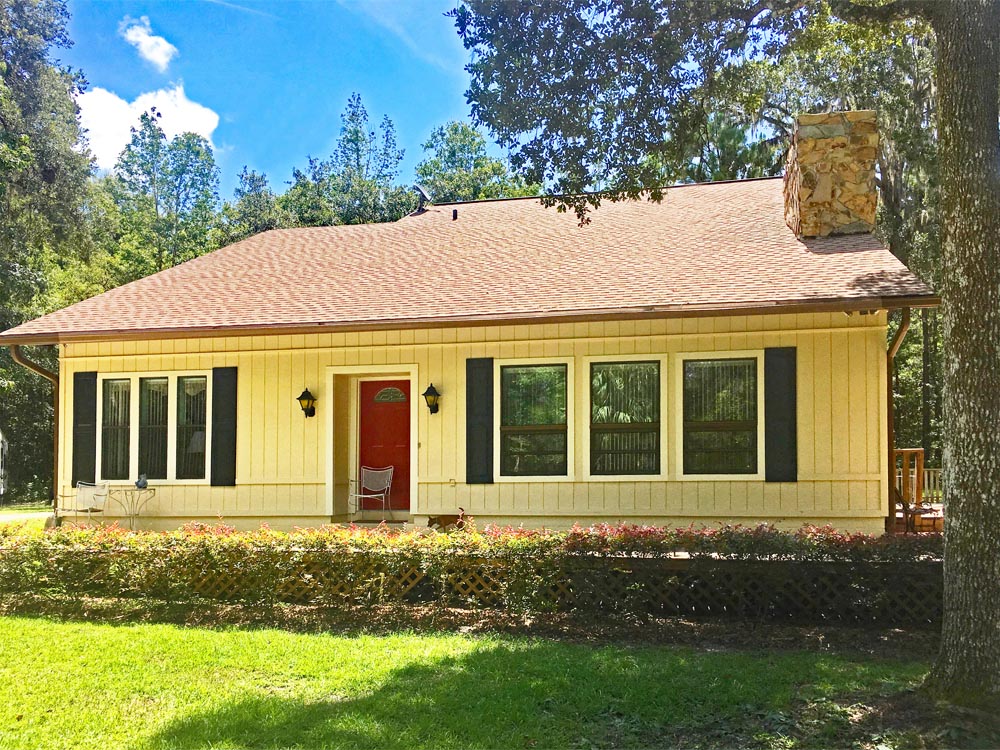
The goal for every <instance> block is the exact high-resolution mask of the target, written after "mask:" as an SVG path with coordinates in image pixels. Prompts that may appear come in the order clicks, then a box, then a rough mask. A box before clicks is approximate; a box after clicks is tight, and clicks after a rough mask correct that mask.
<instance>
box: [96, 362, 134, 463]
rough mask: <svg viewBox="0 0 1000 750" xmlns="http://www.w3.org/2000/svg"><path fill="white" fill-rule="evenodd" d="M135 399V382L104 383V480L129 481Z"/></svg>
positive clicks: (102, 447) (102, 411) (102, 415)
mask: <svg viewBox="0 0 1000 750" xmlns="http://www.w3.org/2000/svg"><path fill="white" fill-rule="evenodd" d="M131 396H132V383H131V381H129V380H105V381H104V387H103V399H102V402H101V478H102V479H128V469H129V440H130V435H129V415H130V413H131V401H132V399H131Z"/></svg>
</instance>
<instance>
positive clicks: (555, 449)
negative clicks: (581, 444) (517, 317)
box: [494, 358, 574, 481]
mask: <svg viewBox="0 0 1000 750" xmlns="http://www.w3.org/2000/svg"><path fill="white" fill-rule="evenodd" d="M495 366H496V369H495V371H494V394H495V395H494V399H495V404H494V422H495V424H494V435H495V436H496V439H495V440H494V466H495V467H496V469H495V472H496V474H497V477H496V479H497V480H498V481H520V480H534V481H537V479H538V478H539V477H541V478H544V479H545V480H564V481H565V480H569V479H572V477H573V460H574V459H573V432H574V430H573V424H574V422H573V360H572V358H535V359H520V360H498V361H497V362H496V363H495Z"/></svg>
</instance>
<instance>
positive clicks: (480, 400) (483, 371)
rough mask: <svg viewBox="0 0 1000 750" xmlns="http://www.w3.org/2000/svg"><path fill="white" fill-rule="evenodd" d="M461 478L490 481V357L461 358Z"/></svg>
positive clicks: (491, 435) (467, 481)
mask: <svg viewBox="0 0 1000 750" xmlns="http://www.w3.org/2000/svg"><path fill="white" fill-rule="evenodd" d="M465 481H466V483H467V484H492V482H493V358H492V357H481V358H477V359H467V360H465Z"/></svg>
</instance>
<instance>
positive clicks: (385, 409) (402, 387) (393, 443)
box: [358, 380, 410, 510]
mask: <svg viewBox="0 0 1000 750" xmlns="http://www.w3.org/2000/svg"><path fill="white" fill-rule="evenodd" d="M360 395H361V409H360V415H361V436H360V440H359V441H358V454H359V459H360V460H359V461H358V463H359V464H360V465H361V466H368V467H370V468H373V469H382V468H385V467H386V466H392V467H393V472H392V488H391V490H390V492H389V507H390V508H392V509H393V510H409V509H410V381H409V380H366V381H362V383H361V394H360ZM358 471H359V476H358V479H360V478H361V477H360V469H359V470H358ZM361 507H362V509H363V510H376V509H378V510H381V508H382V504H381V502H379V501H374V502H372V501H367V500H366V501H364V502H363V504H362V506H361Z"/></svg>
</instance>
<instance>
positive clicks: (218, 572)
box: [0, 551, 943, 627]
mask: <svg viewBox="0 0 1000 750" xmlns="http://www.w3.org/2000/svg"><path fill="white" fill-rule="evenodd" d="M53 563H54V566H53V567H54V569H53V570H49V571H45V572H44V574H43V575H42V576H40V577H36V578H35V579H33V580H31V581H28V580H21V581H20V583H17V582H15V581H13V580H11V579H8V580H6V581H3V580H0V591H3V590H7V591H12V590H39V587H41V588H47V589H48V590H63V591H65V592H67V593H88V594H98V595H113V596H147V597H153V598H166V599H174V600H183V599H191V598H202V599H209V600H216V601H247V602H267V601H282V602H289V603H296V604H325V605H336V604H347V603H350V604H365V603H372V604H374V603H382V604H387V603H393V602H395V603H400V604H406V603H427V602H434V601H437V602H441V603H447V604H449V605H452V606H472V607H480V606H481V607H501V608H504V607H506V608H518V609H526V610H532V609H534V610H542V609H545V610H561V611H571V612H577V613H581V614H586V613H595V614H597V613H603V614H611V615H617V614H631V615H640V616H650V615H652V616H667V615H675V616H678V615H679V616H685V617H697V618H733V619H766V620H785V621H794V622H807V623H824V622H836V623H843V624H860V625H866V624H877V625H882V626H927V627H932V626H936V625H937V624H938V623H939V622H940V620H941V609H942V587H943V581H942V566H941V563H940V562H937V561H923V562H917V563H912V562H911V563H848V562H836V563H832V562H826V563H824V562H795V561H769V562H745V561H735V560H718V559H700V558H696V559H646V558H616V557H590V556H587V557H579V558H567V559H563V560H561V561H559V563H558V565H553V563H552V561H549V560H531V559H525V558H511V559H507V560H498V559H481V558H473V557H466V556H457V555H456V556H453V557H448V558H445V559H444V560H441V559H437V560H435V561H434V562H429V561H426V560H420V559H411V558H407V559H403V560H393V559H387V558H384V557H378V556H373V555H364V554H359V555H358V556H357V557H356V558H355V557H346V558H345V556H344V555H343V554H340V555H339V556H332V555H328V554H324V553H323V551H307V552H295V553H289V554H287V555H284V556H281V555H279V556H275V555H273V554H272V555H270V556H268V557H267V558H266V559H261V560H257V559H255V558H254V557H253V556H252V555H251V556H249V557H247V558H242V559H239V560H237V561H235V562H234V561H233V560H222V561H220V560H214V559H197V560H192V559H190V558H185V559H183V560H179V559H173V560H172V559H171V558H170V555H169V554H167V555H155V554H147V555H146V556H144V557H142V558H141V559H139V558H138V557H137V556H136V555H135V553H130V552H101V553H98V552H93V551H88V552H86V553H83V552H76V553H72V554H70V553H65V552H64V553H63V554H61V555H59V556H58V559H53Z"/></svg>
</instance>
